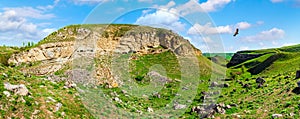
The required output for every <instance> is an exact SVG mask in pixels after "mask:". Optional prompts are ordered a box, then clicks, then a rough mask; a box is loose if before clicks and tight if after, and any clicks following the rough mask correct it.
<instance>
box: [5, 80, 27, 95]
mask: <svg viewBox="0 0 300 119" xmlns="http://www.w3.org/2000/svg"><path fill="white" fill-rule="evenodd" d="M4 88H5V89H6V90H9V91H12V92H14V93H15V94H17V95H21V96H26V95H28V94H29V91H28V89H27V88H26V86H25V85H24V84H20V85H12V84H10V83H8V82H6V83H4Z"/></svg>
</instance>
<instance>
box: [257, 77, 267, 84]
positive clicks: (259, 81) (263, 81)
mask: <svg viewBox="0 0 300 119" xmlns="http://www.w3.org/2000/svg"><path fill="white" fill-rule="evenodd" d="M255 81H256V83H260V84H264V83H265V82H266V81H265V80H264V79H263V78H261V77H258V78H257V79H256V80H255Z"/></svg>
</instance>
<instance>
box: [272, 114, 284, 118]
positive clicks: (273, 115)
mask: <svg viewBox="0 0 300 119" xmlns="http://www.w3.org/2000/svg"><path fill="white" fill-rule="evenodd" d="M280 117H282V114H272V118H273V119H274V118H280Z"/></svg>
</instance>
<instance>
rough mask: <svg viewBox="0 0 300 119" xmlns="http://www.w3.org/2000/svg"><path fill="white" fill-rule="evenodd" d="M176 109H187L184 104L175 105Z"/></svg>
mask: <svg viewBox="0 0 300 119" xmlns="http://www.w3.org/2000/svg"><path fill="white" fill-rule="evenodd" d="M173 107H174V109H175V110H178V109H184V108H186V105H183V104H177V103H176V104H174V106H173Z"/></svg>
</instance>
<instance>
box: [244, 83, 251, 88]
mask: <svg viewBox="0 0 300 119" xmlns="http://www.w3.org/2000/svg"><path fill="white" fill-rule="evenodd" d="M250 87H251V85H250V84H244V85H243V88H250Z"/></svg>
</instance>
